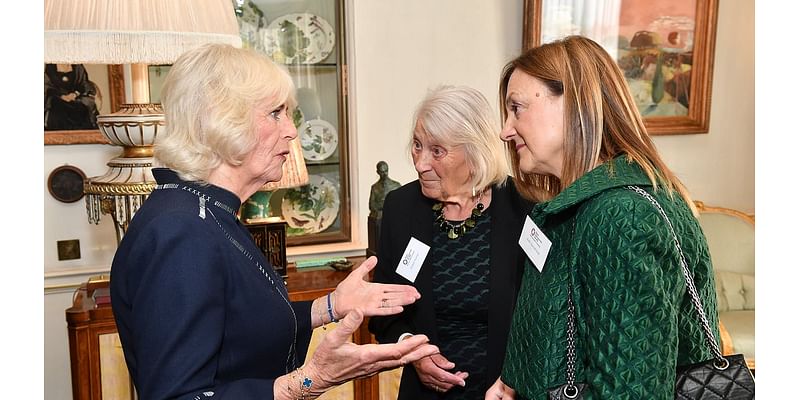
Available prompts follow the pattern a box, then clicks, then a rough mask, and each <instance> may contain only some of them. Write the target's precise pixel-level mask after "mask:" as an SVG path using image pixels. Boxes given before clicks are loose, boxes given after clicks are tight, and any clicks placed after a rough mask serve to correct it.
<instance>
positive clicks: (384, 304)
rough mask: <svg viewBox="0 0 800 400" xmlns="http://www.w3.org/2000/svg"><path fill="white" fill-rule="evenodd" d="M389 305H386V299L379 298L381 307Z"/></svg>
mask: <svg viewBox="0 0 800 400" xmlns="http://www.w3.org/2000/svg"><path fill="white" fill-rule="evenodd" d="M388 307H389V306H387V305H386V299H381V308H388Z"/></svg>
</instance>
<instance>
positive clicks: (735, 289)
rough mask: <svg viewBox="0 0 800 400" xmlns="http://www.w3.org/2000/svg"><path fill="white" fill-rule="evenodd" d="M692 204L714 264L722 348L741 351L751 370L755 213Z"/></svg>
mask: <svg viewBox="0 0 800 400" xmlns="http://www.w3.org/2000/svg"><path fill="white" fill-rule="evenodd" d="M695 204H696V205H697V208H698V210H699V211H700V225H701V226H702V227H703V232H704V233H705V235H706V239H707V241H708V248H709V251H710V252H711V260H712V262H713V264H714V273H715V280H716V289H717V310H718V312H719V323H720V334H721V337H722V351H723V353H724V354H734V353H742V354H744V357H745V359H746V360H747V365H748V366H749V367H750V369H753V370H755V366H756V358H755V347H756V346H755V314H756V291H755V265H756V264H755V217H753V216H750V215H747V214H745V213H743V212H741V211H737V210H733V209H730V208H724V207H711V206H707V205H705V204H703V202H701V201H695Z"/></svg>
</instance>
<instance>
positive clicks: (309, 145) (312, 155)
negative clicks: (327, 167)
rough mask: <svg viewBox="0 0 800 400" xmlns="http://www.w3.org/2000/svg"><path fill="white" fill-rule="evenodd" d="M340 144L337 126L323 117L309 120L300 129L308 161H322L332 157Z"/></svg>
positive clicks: (304, 154) (301, 141)
mask: <svg viewBox="0 0 800 400" xmlns="http://www.w3.org/2000/svg"><path fill="white" fill-rule="evenodd" d="M338 144H339V135H338V134H337V133H336V128H334V127H333V125H331V124H330V122H328V121H325V120H323V119H312V120H308V121H306V123H305V124H303V127H302V128H301V129H300V145H301V146H302V147H303V158H305V159H306V160H308V161H322V160H324V159H326V158H328V157H330V156H331V155H332V154H333V153H334V152H335V151H336V146H337V145H338Z"/></svg>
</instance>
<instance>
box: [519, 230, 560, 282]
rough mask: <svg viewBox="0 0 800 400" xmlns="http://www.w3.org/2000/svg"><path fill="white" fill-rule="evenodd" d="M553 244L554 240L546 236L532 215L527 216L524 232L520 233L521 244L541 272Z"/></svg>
mask: <svg viewBox="0 0 800 400" xmlns="http://www.w3.org/2000/svg"><path fill="white" fill-rule="evenodd" d="M552 245H553V242H551V241H550V239H548V238H547V236H545V234H544V232H542V230H541V229H539V227H538V226H537V225H536V223H535V222H533V220H532V219H531V217H525V225H524V226H523V227H522V234H521V235H519V246H520V247H522V250H525V254H527V255H528V258H529V259H530V260H531V262H533V265H535V266H536V268H537V269H538V270H539V272H542V268H544V262H545V261H546V260H547V253H549V252H550V246H552Z"/></svg>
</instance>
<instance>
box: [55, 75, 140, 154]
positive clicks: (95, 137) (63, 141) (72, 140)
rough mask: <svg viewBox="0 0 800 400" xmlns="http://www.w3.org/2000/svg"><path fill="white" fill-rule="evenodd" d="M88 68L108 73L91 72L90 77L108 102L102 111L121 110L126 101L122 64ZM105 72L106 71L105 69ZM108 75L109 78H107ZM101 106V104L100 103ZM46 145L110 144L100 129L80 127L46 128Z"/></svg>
mask: <svg viewBox="0 0 800 400" xmlns="http://www.w3.org/2000/svg"><path fill="white" fill-rule="evenodd" d="M87 69H88V70H94V71H98V69H101V70H106V71H107V74H99V75H100V76H99V77H98V76H97V75H98V74H94V76H93V74H91V72H90V74H89V78H90V79H91V80H92V81H93V82H94V83H95V84H96V85H97V87H98V91H99V92H100V94H101V100H100V102H102V103H104V104H106V105H105V106H102V107H101V111H100V113H101V114H103V113H112V112H115V111H118V110H119V107H120V105H121V104H122V103H124V102H125V82H124V78H123V70H122V65H107V66H101V65H92V66H87ZM103 72H105V71H103ZM106 75H107V78H106ZM98 107H99V108H100V105H98ZM44 144H45V145H68V144H109V142H108V140H107V139H106V138H105V137H104V136H103V134H102V133H101V132H100V130H99V129H80V130H47V129H45V130H44Z"/></svg>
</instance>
